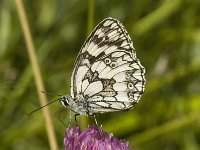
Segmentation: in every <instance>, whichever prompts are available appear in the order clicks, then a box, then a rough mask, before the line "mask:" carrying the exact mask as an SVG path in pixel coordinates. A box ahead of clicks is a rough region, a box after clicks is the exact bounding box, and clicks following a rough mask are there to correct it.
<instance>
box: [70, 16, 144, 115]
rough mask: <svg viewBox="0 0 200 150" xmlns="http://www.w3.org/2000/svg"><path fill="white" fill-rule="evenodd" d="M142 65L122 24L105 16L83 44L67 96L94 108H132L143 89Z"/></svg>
mask: <svg viewBox="0 0 200 150" xmlns="http://www.w3.org/2000/svg"><path fill="white" fill-rule="evenodd" d="M144 73H145V69H144V67H143V66H142V65H141V64H140V61H139V60H138V59H137V58H136V52H135V49H134V47H133V43H132V41H131V39H130V37H129V35H128V33H127V31H126V30H125V29H124V27H123V25H122V24H121V23H120V22H119V21H118V20H116V19H113V18H107V19H105V20H103V21H102V22H101V23H99V24H98V25H97V26H96V28H95V29H94V30H93V32H92V33H91V34H90V36H89V37H88V38H87V40H86V41H85V43H84V44H83V46H82V48H81V51H80V53H79V55H78V58H77V60H76V63H75V66H74V70H73V73H72V77H71V96H72V98H73V99H74V100H75V101H83V100H85V101H87V102H88V105H89V107H90V108H91V110H92V111H94V112H109V111H115V110H116V111H117V110H126V109H129V108H132V107H133V106H134V104H136V103H137V102H138V100H139V99H140V97H141V95H142V93H143V92H144V85H145V77H144Z"/></svg>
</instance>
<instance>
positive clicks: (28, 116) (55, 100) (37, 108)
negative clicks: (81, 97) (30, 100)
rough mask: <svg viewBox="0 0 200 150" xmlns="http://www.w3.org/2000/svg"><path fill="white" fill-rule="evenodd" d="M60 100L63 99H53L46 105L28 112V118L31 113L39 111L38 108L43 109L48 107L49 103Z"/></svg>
mask: <svg viewBox="0 0 200 150" xmlns="http://www.w3.org/2000/svg"><path fill="white" fill-rule="evenodd" d="M59 100H61V98H58V99H56V100H53V101H51V102H49V103H47V104H46V105H44V106H42V107H39V108H37V109H35V110H33V111H31V112H30V113H28V114H27V115H26V117H27V118H28V117H29V116H30V115H32V114H33V113H34V112H36V111H38V110H40V109H42V108H44V107H46V106H48V105H50V104H52V103H54V102H56V101H59Z"/></svg>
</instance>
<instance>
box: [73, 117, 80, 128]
mask: <svg viewBox="0 0 200 150" xmlns="http://www.w3.org/2000/svg"><path fill="white" fill-rule="evenodd" d="M79 115H80V114H75V115H74V119H75V122H76V126H78V124H77V119H76V117H77V116H79Z"/></svg>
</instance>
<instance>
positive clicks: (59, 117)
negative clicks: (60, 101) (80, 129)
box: [58, 108, 67, 127]
mask: <svg viewBox="0 0 200 150" xmlns="http://www.w3.org/2000/svg"><path fill="white" fill-rule="evenodd" d="M63 110H64V109H63V108H62V109H61V111H60V113H59V116H58V119H59V121H60V122H61V123H62V124H63V125H64V126H65V127H67V126H66V124H65V123H64V122H63V121H62V119H61V114H62V112H63Z"/></svg>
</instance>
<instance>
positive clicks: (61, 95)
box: [41, 91, 62, 97]
mask: <svg viewBox="0 0 200 150" xmlns="http://www.w3.org/2000/svg"><path fill="white" fill-rule="evenodd" d="M41 92H42V93H45V94H49V95H53V96H60V97H61V96H62V95H60V94H55V93H51V92H45V91H41Z"/></svg>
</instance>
